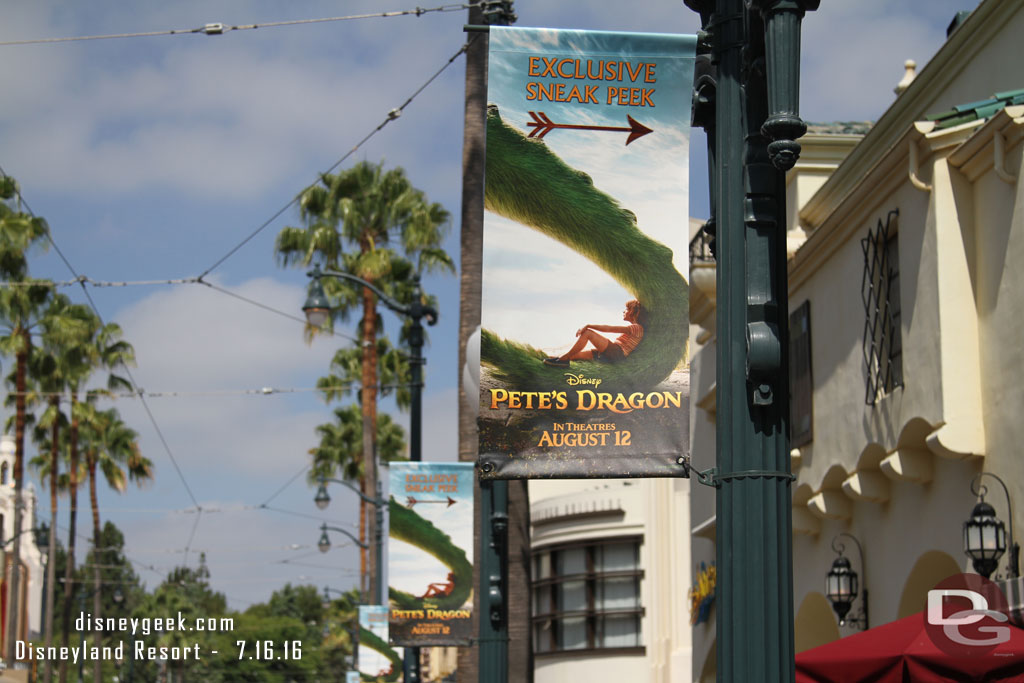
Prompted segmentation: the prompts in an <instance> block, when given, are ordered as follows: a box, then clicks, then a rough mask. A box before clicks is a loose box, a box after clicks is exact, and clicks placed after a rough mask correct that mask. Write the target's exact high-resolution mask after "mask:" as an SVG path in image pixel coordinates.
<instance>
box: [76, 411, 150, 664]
mask: <svg viewBox="0 0 1024 683" xmlns="http://www.w3.org/2000/svg"><path fill="white" fill-rule="evenodd" d="M88 408H89V410H87V411H83V412H84V413H85V414H86V420H85V422H84V423H83V425H82V433H81V438H82V449H83V452H84V455H85V469H86V471H87V473H88V478H89V503H90V506H91V507H92V538H93V543H92V547H93V553H92V556H93V616H94V617H96V618H99V617H100V610H101V607H102V594H101V592H100V589H101V587H102V585H103V582H102V580H101V571H100V565H101V564H103V562H101V558H102V557H103V554H102V553H101V551H100V548H101V546H100V506H99V498H98V496H97V491H96V481H97V474H98V473H101V474H102V475H103V479H104V480H105V481H106V482H107V485H108V486H110V488H112V489H114V490H115V491H117V492H118V493H121V492H123V491H124V490H125V488H126V487H127V484H128V481H129V480H130V481H133V482H135V484H136V485H138V486H142V485H143V484H144V483H145V482H146V481H149V480H151V479H152V478H153V463H152V462H150V460H149V459H148V458H146V457H145V456H143V455H142V453H141V452H140V450H139V435H138V433H137V432H136V431H135V430H134V429H132V428H131V427H129V426H128V425H126V424H125V423H124V422H123V421H122V420H121V416H120V415H119V414H118V412H117V409H116V408H111V409H109V410H103V411H99V410H95V409H94V408H93V406H92V405H88ZM100 646H101V644H100V633H99V632H97V634H96V647H100ZM101 664H102V662H101V661H100V660H99V659H97V660H96V661H95V662H94V663H93V671H94V675H93V680H94V681H98V680H100V679H101V670H100V669H101Z"/></svg>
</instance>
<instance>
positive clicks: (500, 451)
mask: <svg viewBox="0 0 1024 683" xmlns="http://www.w3.org/2000/svg"><path fill="white" fill-rule="evenodd" d="M695 48H696V38H695V37H694V36H680V35H661V34H636V33H608V32H590V31H571V30H550V29H520V28H506V27H496V26H492V27H491V29H490V56H489V71H488V111H487V166H486V185H485V193H484V195H485V200H484V201H485V208H486V213H485V216H484V247H483V293H482V302H481V304H482V306H481V328H482V329H481V342H480V414H479V427H480V456H479V465H480V476H481V478H493V479H517V478H519V479H521V478H545V477H547V478H554V477H558V478H582V477H671V476H687V473H688V468H687V463H688V446H687V444H688V440H689V439H688V435H689V418H688V414H689V411H688V405H689V369H688V366H687V359H686V347H687V333H688V325H689V303H688V302H689V289H688V284H687V281H686V278H685V277H684V276H683V273H686V272H687V271H688V248H687V247H688V241H689V239H688V238H689V229H688V226H689V219H688V215H689V208H688V196H687V193H688V184H689V177H688V163H687V162H688V156H689V123H690V109H691V93H692V86H693V63H694V53H695Z"/></svg>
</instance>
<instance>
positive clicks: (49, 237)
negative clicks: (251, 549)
mask: <svg viewBox="0 0 1024 683" xmlns="http://www.w3.org/2000/svg"><path fill="white" fill-rule="evenodd" d="M0 174H2V175H3V176H4V177H8V176H7V171H5V170H4V169H3V166H0ZM17 193H18V200H19V201H20V202H21V203H22V205H23V206H24V207H25V209H26V210H27V211H28V213H29V215H31V216H33V217H35V212H34V211H32V207H30V206H29V204H28V202H27V201H26V200H25V197H24V195H23V194H22V192H21V189H20V188H17ZM44 234H45V235H46V239H47V240H49V242H50V244H51V246H53V248H54V250H55V251H56V252H57V254H58V256H60V259H61V260H62V261H63V262H64V265H65V266H66V267H67V269H68V270H69V271H70V272H71V274H72V275H73V276H74V278H75V280H77V281H78V283H79V284H80V285H81V287H82V293H83V294H84V295H85V298H86V300H87V301H88V302H89V307H90V308H91V309H92V311H93V313H95V314H96V317H97V319H98V320H99V321H100V324H101V325H105V324H106V323H105V322H104V321H103V315H102V314H101V313H100V311H99V308H98V307H97V306H96V302H95V301H94V300H93V298H92V294H91V293H90V292H89V288H88V287H86V285H85V283H84V282H82V276H81V275H79V273H78V271H77V270H75V267H74V266H72V265H71V262H70V261H69V260H68V259H67V257H66V256H64V252H62V251H61V249H60V247H59V246H58V245H57V241H56V240H55V239H54V238H53V233H52V232H51V230H50V229H49V227H47V229H46V231H45V233H44ZM122 367H123V368H124V372H125V374H127V375H128V380H129V381H130V382H131V384H132V386H133V387H137V386H138V382H136V381H135V376H134V375H133V374H132V371H131V368H129V367H128V366H127V365H126V364H123V363H122ZM138 398H139V402H140V403H141V404H142V407H143V409H144V410H145V412H146V415H147V416H148V417H149V422H150V424H151V426H152V427H153V430H154V431H155V432H156V434H157V437H158V438H159V440H160V443H161V444H163V447H164V451H165V452H166V453H167V456H168V458H169V459H170V461H171V464H172V465H173V466H174V469H175V471H177V473H178V478H179V479H180V480H181V483H182V486H184V487H185V492H186V493H187V494H188V496H189V498H190V499H191V500H192V504H193V505H195V507H196V508H199V507H200V506H199V501H198V500H197V499H196V497H195V494H194V493H192V487H191V486H189V485H188V481H187V480H186V479H185V474H184V472H182V470H181V467H180V466H179V465H178V460H177V458H175V457H174V453H173V452H172V451H171V447H170V444H168V442H167V439H166V438H165V437H164V434H163V430H161V429H160V425H159V424H157V421H156V417H155V416H154V415H153V411H152V410H150V408H149V404H148V403H147V402H146V397H145V396H144V395H139V396H138ZM192 535H193V536H194V535H195V526H193V529H192Z"/></svg>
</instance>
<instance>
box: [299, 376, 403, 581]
mask: <svg viewBox="0 0 1024 683" xmlns="http://www.w3.org/2000/svg"><path fill="white" fill-rule="evenodd" d="M324 379H327V378H322V379H321V381H323V380H324ZM334 418H335V419H334V422H329V423H327V424H322V425H319V426H317V427H316V430H315V431H316V434H317V436H319V437H320V443H319V444H318V445H316V446H314V447H313V448H311V449H309V454H310V455H311V456H313V464H312V467H311V468H310V472H309V482H310V483H311V484H312V483H316V482H318V481H319V479H320V477H334V476H337V475H339V474H340V475H341V478H342V479H348V480H350V481H361V480H362V479H363V474H364V472H363V470H364V461H363V459H362V458H361V457H360V454H361V448H362V442H363V423H362V418H361V411H360V409H359V406H357V405H354V404H353V405H348V406H345V407H343V408H335V410H334ZM376 442H377V450H378V453H379V454H380V457H381V459H383V460H384V461H387V462H390V461H392V460H400V459H402V454H403V453H404V452H405V430H403V429H402V427H401V425H398V424H396V423H395V422H393V421H392V419H391V416H390V415H387V414H383V415H378V416H377V434H376ZM366 519H367V514H366V501H364V500H362V499H360V501H359V531H360V534H362V533H363V532H364V531H365V529H366ZM366 555H367V553H366V549H365V548H360V576H361V577H363V579H364V580H365V579H366V577H367V572H366ZM360 588H361V589H362V590H363V591H368V590H369V588H368V587H367V586H365V585H363V586H361V587H360Z"/></svg>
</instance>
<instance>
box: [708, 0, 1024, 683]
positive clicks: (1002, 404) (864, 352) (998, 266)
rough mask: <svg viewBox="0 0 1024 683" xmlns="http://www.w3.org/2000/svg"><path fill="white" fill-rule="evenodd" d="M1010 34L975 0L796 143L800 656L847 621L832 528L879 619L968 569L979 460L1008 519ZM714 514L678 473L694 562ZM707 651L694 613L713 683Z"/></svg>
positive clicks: (1019, 209) (1020, 199) (839, 632)
mask: <svg viewBox="0 0 1024 683" xmlns="http://www.w3.org/2000/svg"><path fill="white" fill-rule="evenodd" d="M1021 36H1024V3H1021V2H1018V1H1012V2H1007V1H1005V0H985V1H984V2H982V3H981V4H979V5H978V7H977V8H976V9H975V10H974V11H973V12H972V13H971V14H970V15H969V16H967V17H966V19H964V20H963V22H962V23H961V24H960V25H959V26H958V27H955V29H954V30H952V31H951V34H950V35H949V37H948V39H947V41H946V43H945V44H944V45H943V47H942V48H940V49H939V51H938V52H937V53H936V55H935V57H934V58H933V59H932V60H931V61H930V62H929V63H928V64H926V65H924V66H923V68H922V69H921V70H920V72H919V73H918V74H917V75H916V78H914V79H913V81H911V82H910V83H909V85H907V86H906V88H905V89H904V90H903V91H902V92H901V94H899V95H898V97H897V98H896V99H895V101H894V103H893V104H892V105H891V106H890V107H889V109H888V110H887V111H886V112H885V113H884V114H883V115H882V116H881V117H880V118H879V120H878V121H877V122H875V123H874V124H873V125H871V126H870V128H869V129H865V131H866V132H865V131H859V130H857V128H856V127H853V128H851V129H849V130H848V131H842V130H840V131H839V132H836V131H837V129H835V128H833V129H831V132H829V131H828V129H827V128H826V129H819V130H817V131H815V130H813V129H812V132H811V133H810V134H809V135H808V136H806V137H805V138H804V139H803V140H802V141H801V142H802V144H803V145H804V154H803V156H802V158H801V161H800V162H799V164H798V165H797V167H796V168H795V169H793V171H791V172H790V175H789V177H788V182H787V188H788V195H789V196H788V198H787V199H788V210H789V225H788V230H789V247H790V255H791V258H790V263H789V297H790V314H791V316H790V330H791V337H792V340H793V345H792V349H791V363H792V365H793V370H792V373H791V377H792V399H793V408H792V410H791V415H792V423H793V425H792V431H793V445H794V449H793V451H792V471H793V473H794V474H795V475H796V479H795V481H794V482H793V488H792V491H793V500H792V504H793V527H794V529H793V531H794V540H793V554H794V561H793V567H794V598H795V605H794V611H795V621H796V623H795V627H796V649H797V651H801V650H804V649H807V648H810V647H813V646H815V645H819V644H822V643H825V642H829V641H832V640H835V639H836V638H839V637H841V636H844V635H848V634H850V633H852V632H853V631H852V630H851V628H850V627H848V626H847V627H840V626H839V625H838V624H837V620H836V616H835V615H834V614H833V611H832V608H831V606H830V604H829V602H828V600H827V599H826V598H825V596H824V581H825V575H826V573H827V572H828V570H829V568H830V567H831V564H832V562H833V560H834V559H835V557H836V552H835V551H834V550H833V547H832V544H833V540H834V539H836V537H837V535H838V534H840V533H846V534H850V535H852V536H854V537H855V538H856V539H857V540H858V541H859V542H860V544H861V546H862V548H863V566H862V565H861V559H860V557H859V556H858V553H857V550H856V548H855V547H854V544H853V542H852V541H850V540H849V539H848V538H846V537H842V538H841V539H840V540H841V542H843V544H844V545H845V549H846V552H845V554H846V557H848V558H849V560H850V562H851V564H852V566H853V569H854V570H856V571H857V572H858V573H859V574H860V577H861V581H862V584H863V585H864V586H866V587H867V588H868V589H869V591H870V604H869V615H870V625H872V626H877V625H879V624H883V623H887V622H890V621H893V620H895V619H898V618H900V617H903V616H907V615H909V614H913V613H916V612H919V611H921V610H922V609H923V608H924V599H925V595H926V593H927V591H928V589H930V588H932V587H934V585H935V584H936V583H937V582H939V581H940V580H942V579H944V578H946V577H947V576H949V575H951V574H954V573H957V572H964V571H973V570H972V569H971V564H970V562H969V561H968V560H967V558H966V557H965V555H964V553H963V549H962V525H963V522H964V521H965V520H966V519H967V518H968V517H969V516H970V514H971V510H972V507H973V505H974V503H975V502H976V500H977V498H976V496H975V495H974V494H973V493H972V491H971V482H972V480H973V479H974V478H975V477H976V476H977V475H978V474H979V473H981V472H991V473H993V474H996V475H998V476H999V477H1001V478H1002V480H1003V481H1005V483H1006V485H1007V487H1008V488H1009V496H1010V498H1011V500H1012V502H1013V504H1014V508H1013V511H1014V513H1015V519H1014V520H1013V521H1014V522H1015V525H1014V526H1015V528H1016V529H1024V524H1022V522H1024V516H1022V515H1021V510H1022V509H1024V508H1022V506H1024V476H1022V475H1024V459H1022V457H1021V448H1022V443H1024V420H1022V419H1021V417H1020V416H1021V414H1022V413H1024V370H1022V362H1024V344H1022V343H1021V340H1020V335H1019V330H1020V329H1021V326H1022V323H1021V321H1022V320H1024V270H1022V269H1021V268H1020V265H1021V264H1024V183H1022V182H1021V181H1020V172H1021V156H1022V148H1024V145H1022V144H1021V142H1022V139H1024V106H1022V105H1024V91H1022V90H1020V89H1021V88H1024V65H1022V63H1021V60H1020V58H1019V55H1020V40H1021ZM695 246H698V245H695ZM693 253H694V254H695V258H694V260H693V266H692V271H691V278H692V282H693V287H692V289H691V300H692V301H691V323H692V327H691V339H692V340H694V341H695V345H694V347H693V360H692V364H691V381H692V387H693V389H692V397H693V401H692V404H691V409H692V415H691V425H692V427H691V434H692V436H691V438H692V449H693V459H694V467H695V468H698V469H705V468H708V467H711V466H712V465H713V463H714V439H715V432H714V420H715V414H714V405H715V386H714V382H715V336H714V330H715V320H714V318H715V315H714V298H715V285H714V264H713V262H709V261H707V260H704V259H702V258H701V257H700V250H699V249H695V250H694V252H693ZM987 485H988V488H989V495H988V496H987V498H986V501H987V502H989V503H991V504H992V505H993V506H994V507H995V509H996V512H997V515H998V516H999V517H1000V518H1001V519H1002V520H1003V521H1009V519H1008V510H1007V501H1006V496H1004V494H1003V492H1002V489H1001V488H1000V487H999V486H998V484H995V485H993V484H992V483H991V482H990V483H988V484H987ZM714 514H715V506H714V492H713V490H711V489H707V488H705V487H701V486H696V485H695V486H694V487H693V490H692V515H691V531H692V533H693V541H692V560H693V562H699V561H701V560H704V561H706V562H711V561H713V560H714V557H715V546H714V542H715V519H714ZM1018 536H1019V534H1018ZM1016 540H1018V541H1019V540H1020V539H1019V538H1018V539H1016ZM691 564H692V563H691ZM1000 571H1001V572H1002V573H1003V574H1004V575H1005V572H1006V559H1005V558H1004V559H1003V561H1002V563H1001V565H1000ZM859 608H860V603H859V602H858V603H855V604H854V612H855V613H856V612H857V611H858V610H859ZM714 650H715V625H714V619H713V618H712V619H711V621H710V622H708V623H707V624H702V625H699V626H698V627H696V628H695V630H694V632H693V678H694V680H701V681H707V680H714V672H715V670H716V662H715V654H714Z"/></svg>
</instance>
